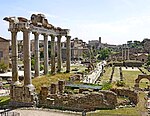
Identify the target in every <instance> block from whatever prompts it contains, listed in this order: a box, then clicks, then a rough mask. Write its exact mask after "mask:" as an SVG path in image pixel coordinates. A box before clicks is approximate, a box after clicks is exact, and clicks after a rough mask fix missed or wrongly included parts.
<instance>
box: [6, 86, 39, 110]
mask: <svg viewBox="0 0 150 116" xmlns="http://www.w3.org/2000/svg"><path fill="white" fill-rule="evenodd" d="M10 98H11V102H10V103H9V105H10V106H11V107H23V106H24V107H29V106H30V107H32V106H36V105H38V97H37V94H36V93H35V87H34V86H33V85H32V84H29V85H26V86H14V85H12V86H11V88H10Z"/></svg>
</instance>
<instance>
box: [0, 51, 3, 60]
mask: <svg viewBox="0 0 150 116" xmlns="http://www.w3.org/2000/svg"><path fill="white" fill-rule="evenodd" d="M2 57H3V51H0V60H1V58H2Z"/></svg>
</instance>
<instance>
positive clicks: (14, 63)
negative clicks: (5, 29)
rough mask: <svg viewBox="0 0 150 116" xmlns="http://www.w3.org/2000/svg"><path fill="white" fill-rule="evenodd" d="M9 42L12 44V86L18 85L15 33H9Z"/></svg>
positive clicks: (14, 31) (13, 31)
mask: <svg viewBox="0 0 150 116" xmlns="http://www.w3.org/2000/svg"><path fill="white" fill-rule="evenodd" d="M11 42H12V46H11V47H12V81H13V83H12V84H13V85H18V84H19V78H18V44H17V31H16V30H12V31H11Z"/></svg>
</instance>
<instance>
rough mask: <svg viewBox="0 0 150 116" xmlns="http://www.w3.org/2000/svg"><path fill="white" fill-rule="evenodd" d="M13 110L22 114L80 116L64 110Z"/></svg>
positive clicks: (34, 115) (32, 115)
mask: <svg viewBox="0 0 150 116" xmlns="http://www.w3.org/2000/svg"><path fill="white" fill-rule="evenodd" d="M13 112H18V113H20V116H79V114H76V113H69V112H62V111H44V110H21V109H16V110H13Z"/></svg>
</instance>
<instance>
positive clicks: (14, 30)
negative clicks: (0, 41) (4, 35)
mask: <svg viewBox="0 0 150 116" xmlns="http://www.w3.org/2000/svg"><path fill="white" fill-rule="evenodd" d="M8 31H10V32H12V33H15V32H16V33H17V32H18V30H17V29H15V28H12V29H8Z"/></svg>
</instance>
